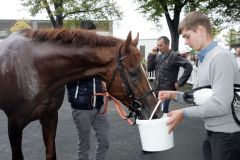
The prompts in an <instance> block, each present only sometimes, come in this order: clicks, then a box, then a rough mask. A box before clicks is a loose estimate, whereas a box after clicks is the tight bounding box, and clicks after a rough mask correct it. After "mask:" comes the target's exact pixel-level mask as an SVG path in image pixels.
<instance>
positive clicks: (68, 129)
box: [0, 98, 205, 160]
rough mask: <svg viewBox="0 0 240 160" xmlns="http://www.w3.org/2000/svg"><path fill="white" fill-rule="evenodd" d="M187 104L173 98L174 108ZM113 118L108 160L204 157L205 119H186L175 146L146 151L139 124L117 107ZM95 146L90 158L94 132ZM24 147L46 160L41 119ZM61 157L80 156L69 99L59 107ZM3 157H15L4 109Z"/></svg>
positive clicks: (32, 157)
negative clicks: (130, 122) (122, 115)
mask: <svg viewBox="0 0 240 160" xmlns="http://www.w3.org/2000/svg"><path fill="white" fill-rule="evenodd" d="M176 106H179V107H183V105H181V104H175V103H174V102H171V109H176V108H177V107H176ZM108 115H109V119H110V122H111V126H110V143H111V144H110V149H109V153H108V160H202V159H203V158H202V152H201V145H202V140H203V138H204V136H205V132H204V128H203V123H202V121H201V120H199V119H184V121H183V123H181V124H180V125H179V127H177V128H176V129H175V130H174V147H173V148H172V149H169V150H166V151H161V152H155V153H151V154H142V151H141V149H142V146H141V140H140V136H139V131H138V127H137V126H129V125H128V123H127V122H126V121H124V120H122V119H121V118H120V117H119V116H118V114H117V111H116V110H115V107H113V105H112V102H110V106H109V109H108ZM92 139H93V140H92V143H91V144H92V149H91V152H90V160H92V159H93V155H94V147H95V143H96V140H95V139H94V132H92ZM22 148H23V154H24V157H25V160H45V148H44V144H43V140H42V133H41V127H40V124H39V122H38V121H34V122H32V123H30V124H29V125H28V126H27V127H26V128H25V129H24V132H23V141H22ZM56 149H57V159H58V160H76V159H77V131H76V129H75V126H74V124H73V120H72V116H71V108H70V106H69V103H68V102H67V101H66V98H65V100H64V103H63V105H62V107H61V109H60V111H59V123H58V129H57V137H56ZM0 160H11V149H10V145H9V140H8V133H7V118H6V115H5V114H4V113H3V112H2V111H0Z"/></svg>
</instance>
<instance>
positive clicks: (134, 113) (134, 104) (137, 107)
mask: <svg viewBox="0 0 240 160" xmlns="http://www.w3.org/2000/svg"><path fill="white" fill-rule="evenodd" d="M121 48H122V47H120V49H119V54H118V59H117V66H116V69H115V70H114V72H113V75H112V78H111V80H110V83H109V85H108V86H107V90H108V91H109V90H110V88H111V87H112V83H113V81H114V79H115V77H116V73H117V72H118V71H119V73H120V77H121V79H122V81H123V83H124V84H125V86H126V87H125V88H126V90H127V94H128V97H129V99H130V100H131V104H130V106H129V110H130V113H129V115H128V116H127V119H128V118H131V117H134V118H135V120H136V118H139V119H140V118H141V111H142V109H141V108H142V103H141V102H140V100H142V99H144V98H145V97H146V96H148V95H149V94H151V93H152V92H154V90H150V91H149V92H147V93H146V94H144V95H143V96H141V97H139V98H137V97H135V95H134V93H133V90H132V88H131V86H130V84H129V81H128V79H127V75H126V73H125V71H124V67H123V64H122V62H123V60H124V59H125V58H126V57H127V55H124V56H122V53H121Z"/></svg>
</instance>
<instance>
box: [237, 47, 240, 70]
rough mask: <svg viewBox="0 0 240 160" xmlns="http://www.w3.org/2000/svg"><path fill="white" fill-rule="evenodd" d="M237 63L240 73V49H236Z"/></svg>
mask: <svg viewBox="0 0 240 160" xmlns="http://www.w3.org/2000/svg"><path fill="white" fill-rule="evenodd" d="M236 61H237V65H238V70H239V71H240V47H239V48H237V49H236Z"/></svg>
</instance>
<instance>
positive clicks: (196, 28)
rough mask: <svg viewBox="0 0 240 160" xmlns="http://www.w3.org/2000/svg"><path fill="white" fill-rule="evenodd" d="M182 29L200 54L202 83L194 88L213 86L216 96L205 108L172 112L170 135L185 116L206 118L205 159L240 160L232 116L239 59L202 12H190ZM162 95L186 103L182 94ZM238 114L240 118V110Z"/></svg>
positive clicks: (239, 78) (238, 129)
mask: <svg viewBox="0 0 240 160" xmlns="http://www.w3.org/2000/svg"><path fill="white" fill-rule="evenodd" d="M178 30H179V33H180V34H182V36H183V38H184V40H185V44H187V45H189V47H191V48H192V49H194V50H196V51H199V53H198V58H199V66H198V80H197V82H196V84H194V88H196V87H201V86H206V85H211V87H212V90H213V96H212V97H211V98H210V99H209V100H208V101H207V102H205V103H204V104H202V105H199V106H192V107H187V108H183V109H178V110H174V111H172V112H169V113H168V116H169V121H168V122H167V124H168V125H169V132H171V131H172V130H173V129H174V128H175V127H176V126H177V125H178V124H179V123H180V122H181V121H182V120H183V118H184V117H197V118H202V119H203V120H204V125H205V128H206V130H207V136H206V139H205V140H204V142H203V155H204V160H240V126H239V125H237V123H236V122H235V121H234V119H233V116H232V113H231V102H232V100H233V85H234V84H238V83H240V74H239V72H238V67H237V63H236V60H235V57H234V55H233V54H231V53H230V51H227V50H225V49H224V48H222V47H221V46H219V45H218V44H217V42H214V41H213V38H212V36H211V23H210V20H209V18H208V17H207V16H206V15H204V14H203V13H201V12H198V11H193V12H190V13H188V14H187V15H186V16H185V17H184V18H183V20H182V21H181V22H180V24H179V28H178ZM158 95H159V98H160V99H162V100H165V99H175V100H177V101H180V102H181V101H183V93H181V92H178V91H160V92H159V94H158ZM236 114H237V117H238V119H239V118H240V111H238V112H236Z"/></svg>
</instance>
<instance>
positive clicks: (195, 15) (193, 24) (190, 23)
mask: <svg viewBox="0 0 240 160" xmlns="http://www.w3.org/2000/svg"><path fill="white" fill-rule="evenodd" d="M200 25H201V26H203V27H204V28H205V29H206V31H207V32H208V33H209V34H210V35H211V32H212V25H211V22H210V20H209V18H208V17H207V16H206V15H205V14H204V13H202V12H199V11H192V12H189V13H187V14H186V16H185V17H184V18H183V19H182V20H181V22H180V23H179V26H178V33H179V34H182V31H183V30H184V29H187V30H192V31H194V32H195V31H196V29H197V27H198V26H200Z"/></svg>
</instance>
